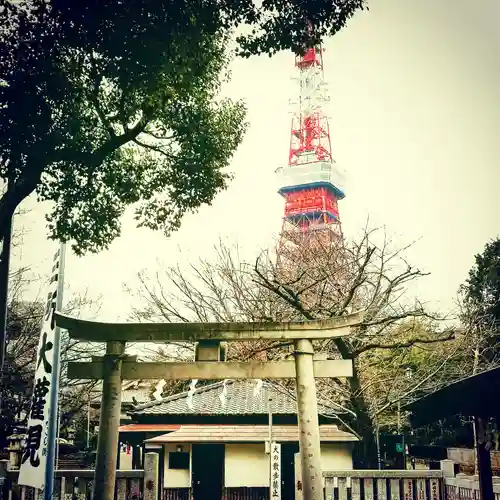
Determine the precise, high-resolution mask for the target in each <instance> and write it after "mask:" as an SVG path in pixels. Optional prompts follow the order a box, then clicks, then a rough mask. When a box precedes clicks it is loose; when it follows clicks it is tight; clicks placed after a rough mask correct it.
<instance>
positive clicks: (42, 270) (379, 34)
mask: <svg viewBox="0 0 500 500" xmlns="http://www.w3.org/2000/svg"><path fill="white" fill-rule="evenodd" d="M369 5H370V10H369V11H367V12H361V13H359V14H357V15H356V16H355V17H354V18H353V19H352V20H351V21H350V23H349V25H348V26H347V27H346V28H345V29H344V30H343V31H342V32H341V33H340V34H339V35H337V36H336V37H334V39H331V40H328V41H327V42H326V44H325V49H326V53H325V55H324V64H325V74H326V79H327V81H328V83H329V90H330V94H331V101H330V104H329V109H328V111H329V115H330V117H331V118H330V130H331V133H332V145H333V153H334V157H335V158H336V161H337V163H338V164H339V165H340V166H341V167H342V168H344V169H345V170H346V171H347V174H348V185H347V190H346V195H347V196H346V198H345V199H344V200H343V201H342V202H341V203H340V213H341V218H342V221H343V228H344V232H345V234H346V235H347V236H348V237H349V236H351V235H353V234H356V233H357V232H358V231H360V230H361V228H362V227H363V226H364V224H365V221H366V218H367V216H370V220H371V225H373V226H377V225H385V226H386V228H387V231H388V233H389V234H390V235H392V236H393V239H394V241H395V243H396V244H401V245H405V244H407V243H408V242H410V241H413V240H418V242H417V243H416V245H415V246H414V247H413V249H412V250H411V251H410V252H409V255H408V257H409V259H410V260H411V261H412V263H414V264H416V265H418V266H420V267H422V268H423V269H424V270H426V271H430V272H431V273H432V274H431V276H430V277H428V278H426V279H425V281H424V282H423V283H422V285H421V286H420V287H419V288H418V290H416V292H417V293H418V295H419V297H420V298H421V300H424V301H430V302H431V303H432V304H433V305H435V306H438V307H440V308H442V309H448V308H450V307H452V305H453V299H454V297H455V294H456V290H457V287H458V286H459V284H460V283H461V282H463V280H464V279H465V277H466V275H467V271H468V269H469V268H470V266H471V265H472V263H473V256H474V254H475V253H477V252H480V251H481V250H482V248H483V247H484V244H485V243H486V241H487V240H488V239H490V238H492V237H496V236H497V235H498V233H499V230H500V222H499V211H498V202H497V190H498V186H499V185H500V169H499V167H498V160H499V158H500V91H499V89H500V57H499V54H500V31H499V30H498V20H499V19H500V2H498V0H475V1H473V2H472V1H471V0H439V1H436V0H370V1H369ZM293 73H294V66H293V56H292V55H291V54H290V53H281V54H279V55H277V56H274V57H273V58H271V59H270V58H269V57H255V58H252V59H250V60H236V61H235V62H234V64H233V68H232V75H233V77H232V82H231V83H230V85H229V87H228V89H227V92H228V93H229V94H230V95H231V96H232V97H234V98H243V99H244V100H245V101H246V102H247V105H248V110H249V113H248V119H249V121H250V125H251V126H250V130H249V131H248V133H247V135H246V137H245V139H244V142H243V144H242V145H241V147H240V148H239V150H238V152H237V153H236V155H235V156H234V160H233V164H232V169H233V171H234V173H235V180H234V182H233V183H232V185H231V187H230V188H229V190H228V191H227V192H225V193H223V194H221V195H219V196H218V197H217V199H216V201H215V203H214V204H213V206H211V207H203V208H202V209H201V210H200V212H199V213H198V214H197V215H196V216H189V217H186V219H185V221H184V224H183V226H182V228H181V230H180V231H179V232H178V233H176V234H175V235H174V236H172V237H171V238H169V239H167V238H165V237H164V236H163V235H162V234H160V233H155V232H152V231H150V230H147V229H137V228H135V225H134V223H133V220H132V217H130V216H128V217H125V219H124V225H123V234H122V236H121V237H120V238H119V239H117V240H116V241H115V242H114V243H113V245H112V246H111V248H110V249H109V251H106V252H102V253H101V254H99V255H93V256H87V257H84V258H77V257H75V256H69V258H68V259H67V269H66V283H67V285H68V286H69V288H70V290H71V291H72V292H74V293H78V292H82V291H84V290H85V289H89V292H90V294H91V295H92V296H98V295H102V296H103V307H102V310H101V316H100V317H101V318H102V319H103V320H105V321H113V320H122V321H123V320H126V318H127V315H128V313H129V311H130V305H131V299H130V298H129V297H128V296H127V294H126V293H125V292H124V290H123V283H125V282H126V283H128V284H129V285H133V284H134V281H135V277H136V274H137V272H138V271H139V270H141V269H148V270H150V271H152V272H154V271H155V270H156V268H157V260H158V259H161V260H162V261H163V262H165V263H170V264H175V263H176V262H177V260H178V259H184V260H185V259H191V260H194V259H196V258H197V257H199V256H202V257H206V256H209V255H210V254H211V248H212V245H213V244H214V243H216V242H217V240H218V238H219V237H220V236H223V237H226V238H228V239H229V240H232V241H235V242H237V243H238V244H239V245H240V246H241V247H242V248H243V249H244V250H245V251H246V252H248V255H249V256H250V255H252V254H253V253H254V252H255V249H256V248H258V247H265V246H266V245H268V244H269V243H270V242H271V241H272V239H273V236H274V235H275V234H276V233H277V232H279V230H280V226H281V216H282V213H283V201H282V198H280V196H279V195H278V194H277V193H276V189H277V180H276V178H275V175H274V171H275V169H276V168H277V167H279V166H281V165H283V164H284V163H285V162H286V161H287V157H288V145H289V132H290V115H289V114H288V111H289V109H288V99H289V97H291V96H292V93H293V89H294V87H293V83H292V81H291V77H292V76H293ZM26 207H29V208H31V209H32V210H31V212H30V213H29V214H28V215H27V216H24V217H22V218H19V219H18V220H17V227H20V226H21V225H22V226H23V227H24V228H25V230H26V234H25V236H24V237H23V247H22V249H20V250H17V251H16V256H15V264H16V265H31V266H32V267H33V269H35V270H36V271H37V272H38V273H39V274H41V275H45V274H48V271H49V267H50V261H51V258H52V254H53V250H54V248H55V244H54V243H53V242H49V241H47V238H46V234H47V232H46V228H45V223H44V207H43V206H42V205H36V204H35V203H34V202H33V200H31V201H29V202H28V203H27V204H26ZM178 248H180V249H181V250H182V254H179V252H178V251H177V249H178ZM37 290H38V288H36V287H33V288H32V290H31V294H32V295H34V294H35V293H36V292H37Z"/></svg>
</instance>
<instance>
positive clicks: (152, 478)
mask: <svg viewBox="0 0 500 500" xmlns="http://www.w3.org/2000/svg"><path fill="white" fill-rule="evenodd" d="M158 465H159V459H158V453H155V452H150V451H148V452H146V454H145V455H144V500H158V482H159V477H158V472H159V471H158Z"/></svg>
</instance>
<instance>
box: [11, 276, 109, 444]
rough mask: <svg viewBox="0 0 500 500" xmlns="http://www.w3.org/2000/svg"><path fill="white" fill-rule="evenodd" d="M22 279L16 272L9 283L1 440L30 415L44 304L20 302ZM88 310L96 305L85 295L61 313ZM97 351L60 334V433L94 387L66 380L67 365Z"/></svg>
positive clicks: (85, 401) (94, 347)
mask: <svg viewBox="0 0 500 500" xmlns="http://www.w3.org/2000/svg"><path fill="white" fill-rule="evenodd" d="M25 276H26V274H25V272H23V271H22V270H21V271H18V272H16V274H15V275H14V279H13V280H12V281H11V282H12V284H13V286H12V294H11V300H10V302H9V314H8V324H7V346H6V359H5V367H4V373H3V380H2V386H1V390H2V419H3V420H2V433H1V434H2V437H3V438H6V437H7V436H8V435H9V434H10V433H11V432H12V430H13V427H14V426H15V425H16V424H17V423H23V422H24V421H25V419H26V418H27V414H28V412H29V407H30V403H31V392H32V389H33V377H34V372H35V363H36V357H37V349H38V341H39V337H40V327H41V323H42V316H43V308H44V304H43V302H42V301H41V300H35V301H25V300H23V299H22V292H23V289H24V285H25V280H26V279H27V278H26V277H25ZM88 307H92V308H93V309H96V308H98V304H97V303H96V302H95V301H92V300H90V299H89V298H88V297H87V296H77V297H73V298H72V299H71V300H69V301H68V302H67V304H66V306H65V308H64V310H65V312H67V313H70V314H72V315H78V313H79V312H80V311H81V310H82V309H83V308H88ZM99 351H100V347H96V346H94V345H91V344H82V343H81V342H77V341H75V340H72V339H70V338H69V337H68V335H67V333H66V332H65V331H62V332H61V379H60V393H59V409H60V418H61V429H62V430H63V432H64V430H65V429H66V428H67V427H68V426H70V425H71V423H72V421H73V420H74V418H75V416H76V415H77V414H78V413H79V412H81V411H82V409H83V408H84V407H85V406H86V404H87V401H88V398H89V393H90V391H91V390H92V388H93V386H94V385H95V384H94V383H93V382H87V381H78V380H69V379H68V378H67V363H68V361H74V360H82V359H88V358H90V356H91V355H94V354H96V353H98V352H99ZM3 444H5V443H3Z"/></svg>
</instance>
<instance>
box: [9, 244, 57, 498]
mask: <svg viewBox="0 0 500 500" xmlns="http://www.w3.org/2000/svg"><path fill="white" fill-rule="evenodd" d="M59 264H60V251H58V252H57V253H56V254H55V255H54V261H53V267H52V276H51V278H50V283H49V287H48V288H49V290H48V294H47V300H46V304H45V311H44V313H43V320H42V328H41V332H40V340H39V342H38V352H37V358H36V365H35V382H34V386H33V396H32V399H31V408H30V413H29V416H28V429H27V432H26V438H25V443H24V448H23V451H22V454H21V468H20V471H19V479H18V484H20V485H23V486H32V487H33V488H38V489H43V488H44V486H45V469H46V466H47V445H48V430H49V415H50V405H51V398H52V391H53V384H52V380H53V377H54V373H53V370H52V366H53V363H54V350H53V347H54V339H55V334H56V326H55V321H54V311H55V309H56V299H57V288H58V281H59Z"/></svg>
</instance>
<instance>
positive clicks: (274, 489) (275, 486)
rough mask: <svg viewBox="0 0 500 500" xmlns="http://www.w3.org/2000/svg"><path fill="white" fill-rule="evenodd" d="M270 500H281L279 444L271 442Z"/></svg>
mask: <svg viewBox="0 0 500 500" xmlns="http://www.w3.org/2000/svg"><path fill="white" fill-rule="evenodd" d="M269 489H270V493H269V498H270V500H281V445H280V444H278V443H271V468H270V482H269Z"/></svg>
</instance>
